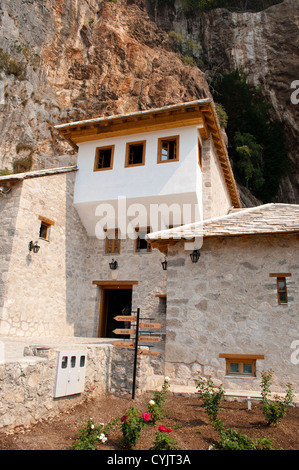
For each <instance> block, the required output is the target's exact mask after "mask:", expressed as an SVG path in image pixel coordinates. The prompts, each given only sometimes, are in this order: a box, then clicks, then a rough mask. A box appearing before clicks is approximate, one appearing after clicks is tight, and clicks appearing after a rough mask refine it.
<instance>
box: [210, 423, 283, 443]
mask: <svg viewBox="0 0 299 470" xmlns="http://www.w3.org/2000/svg"><path fill="white" fill-rule="evenodd" d="M218 427H219V421H218ZM209 450H274V447H273V443H272V439H268V438H262V439H252V438H251V437H249V436H247V435H246V434H243V433H241V432H238V431H236V430H235V429H231V428H229V429H223V427H222V428H221V427H220V429H219V440H218V442H217V444H215V445H213V446H211V447H210V448H209Z"/></svg>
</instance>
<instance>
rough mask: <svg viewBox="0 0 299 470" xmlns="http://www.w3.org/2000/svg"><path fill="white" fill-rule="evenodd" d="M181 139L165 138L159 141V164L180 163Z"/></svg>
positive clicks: (176, 137) (175, 137)
mask: <svg viewBox="0 0 299 470" xmlns="http://www.w3.org/2000/svg"><path fill="white" fill-rule="evenodd" d="M178 159H179V137H178V136H174V137H165V138H162V139H159V140H158V163H164V162H171V161H178Z"/></svg>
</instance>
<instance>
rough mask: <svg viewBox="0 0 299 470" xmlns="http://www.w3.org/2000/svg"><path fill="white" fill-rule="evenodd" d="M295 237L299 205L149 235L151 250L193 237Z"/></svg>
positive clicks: (271, 206) (248, 212) (298, 227)
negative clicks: (264, 235) (270, 235)
mask: <svg viewBox="0 0 299 470" xmlns="http://www.w3.org/2000/svg"><path fill="white" fill-rule="evenodd" d="M290 232H293V233H296V232H298V233H299V205H297V204H274V203H273V204H272V203H271V204H264V205H261V206H257V207H251V208H248V209H240V210H239V211H238V210H235V211H233V212H232V213H230V214H228V215H225V216H222V217H217V218H215V219H210V220H205V221H202V222H196V223H193V224H188V225H182V226H180V227H176V228H173V229H169V230H164V231H160V232H155V233H150V234H148V236H147V238H148V239H149V240H150V242H151V244H152V246H154V247H155V246H156V247H159V246H161V243H163V245H164V246H165V243H166V244H167V241H173V240H175V241H178V240H190V239H192V238H195V237H231V236H246V235H261V234H278V233H290Z"/></svg>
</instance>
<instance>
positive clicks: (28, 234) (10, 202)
mask: <svg viewBox="0 0 299 470" xmlns="http://www.w3.org/2000/svg"><path fill="white" fill-rule="evenodd" d="M75 175H76V172H75V171H67V172H65V173H60V174H53V175H48V176H43V177H38V178H37V177H35V178H28V179H25V180H23V182H22V183H20V185H19V186H18V187H14V188H13V189H12V192H11V193H10V194H8V195H7V198H6V199H5V204H6V206H5V207H4V209H2V211H1V221H2V220H4V222H3V224H1V228H0V230H1V231H3V236H1V237H0V239H1V243H2V244H3V243H5V246H4V245H3V251H2V252H1V259H2V258H3V260H4V261H5V263H6V264H5V267H4V268H3V267H2V266H4V264H3V263H1V271H2V270H3V269H4V271H5V276H4V277H3V276H2V277H3V280H4V281H5V282H2V284H1V286H2V287H1V291H0V293H1V294H2V299H3V301H5V302H6V304H5V305H6V308H5V310H3V309H2V311H1V315H0V334H1V335H4V336H5V335H6V336H23V337H33V336H73V335H74V336H87V337H96V336H98V324H99V311H100V288H99V287H98V286H96V285H93V281H95V280H108V281H109V280H134V281H138V285H134V286H133V304H132V307H133V309H136V308H138V307H139V308H140V310H141V316H142V317H152V318H153V319H155V320H157V319H158V320H159V321H161V322H162V323H163V324H164V325H165V314H166V312H165V309H164V310H163V309H161V301H160V299H159V298H158V297H157V296H156V295H157V294H164V293H165V292H166V274H165V272H164V271H163V270H162V267H161V261H162V260H163V258H164V257H163V256H162V255H161V253H160V252H159V251H158V250H153V252H152V253H142V254H138V253H135V251H134V243H135V242H134V240H131V239H127V240H122V244H121V253H120V254H119V255H112V256H111V255H105V241H104V240H98V239H96V238H93V237H88V236H87V234H86V231H85V229H84V227H83V225H82V224H81V220H80V218H79V216H78V213H77V211H76V210H75V208H74V206H73V188H74V180H75ZM17 196H18V197H17ZM15 201H17V202H15ZM1 202H2V206H3V205H4V200H3V201H2V200H0V203H1ZM12 208H14V209H13V210H12ZM6 214H7V215H6ZM39 216H42V217H46V218H48V219H50V220H52V221H53V222H54V225H53V226H51V229H50V239H49V241H45V240H42V239H40V238H39V228H40V220H39ZM13 226H15V228H14V229H13V228H12V229H11V227H13ZM6 227H8V228H7V229H6ZM5 230H6V231H5ZM4 232H5V233H4ZM0 235H2V233H0ZM4 240H5V241H4ZM30 240H32V241H33V242H35V241H37V242H38V244H39V245H40V250H39V252H38V253H36V254H34V253H32V252H29V251H28V244H29V241H30ZM112 257H113V258H115V259H117V261H118V265H119V267H118V269H117V270H116V271H111V270H110V269H109V262H110V261H111V259H112ZM120 313H121V312H120ZM158 317H159V318H158ZM164 331H165V329H164Z"/></svg>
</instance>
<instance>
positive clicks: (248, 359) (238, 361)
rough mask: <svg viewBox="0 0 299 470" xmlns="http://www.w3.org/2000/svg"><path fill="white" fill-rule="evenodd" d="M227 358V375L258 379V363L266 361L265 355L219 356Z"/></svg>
mask: <svg viewBox="0 0 299 470" xmlns="http://www.w3.org/2000/svg"><path fill="white" fill-rule="evenodd" d="M219 357H223V358H225V361H226V375H230V376H234V377H238V376H239V377H246V376H248V377H256V361H257V359H264V356H263V355H252V354H236V355H235V354H219Z"/></svg>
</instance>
